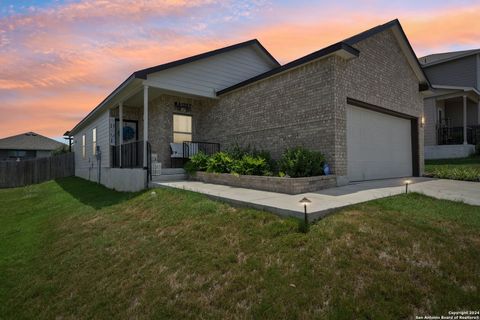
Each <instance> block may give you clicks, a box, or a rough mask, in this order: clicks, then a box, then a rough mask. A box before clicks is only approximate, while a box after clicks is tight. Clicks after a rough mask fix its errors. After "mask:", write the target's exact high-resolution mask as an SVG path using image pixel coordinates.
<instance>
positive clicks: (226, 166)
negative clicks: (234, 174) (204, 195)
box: [207, 152, 235, 173]
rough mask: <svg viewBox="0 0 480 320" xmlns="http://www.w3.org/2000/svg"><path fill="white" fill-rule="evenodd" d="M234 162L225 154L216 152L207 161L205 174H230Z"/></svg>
mask: <svg viewBox="0 0 480 320" xmlns="http://www.w3.org/2000/svg"><path fill="white" fill-rule="evenodd" d="M234 163H235V160H234V159H233V158H232V157H231V156H230V155H229V154H228V153H226V152H217V153H215V154H213V155H212V156H210V158H209V159H208V161H207V172H215V173H230V172H231V171H232V169H233V166H234Z"/></svg>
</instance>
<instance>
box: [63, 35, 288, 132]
mask: <svg viewBox="0 0 480 320" xmlns="http://www.w3.org/2000/svg"><path fill="white" fill-rule="evenodd" d="M249 46H254V47H256V48H258V49H259V51H260V52H261V53H262V54H263V56H264V57H265V58H266V59H267V60H269V62H270V63H271V64H272V65H273V66H274V68H275V67H278V66H280V63H279V62H278V61H277V60H276V59H275V58H274V57H273V56H272V55H271V54H270V52H268V50H267V49H265V47H264V46H263V45H262V44H261V43H260V41H258V40H257V39H251V40H248V41H244V42H240V43H237V44H234V45H230V46H227V47H223V48H219V49H215V50H212V51H208V52H204V53H201V54H197V55H194V56H191V57H187V58H184V59H180V60H175V61H172V62H167V63H164V64H160V65H157V66H154V67H150V68H146V69H141V70H137V71H135V72H133V73H132V74H131V75H130V76H129V77H128V78H127V79H125V80H124V81H123V82H122V83H121V84H120V85H119V86H118V87H116V88H115V89H114V90H113V91H112V92H111V93H110V94H109V95H108V96H107V97H106V98H105V99H103V100H102V102H100V103H99V104H98V105H97V106H96V107H95V108H94V109H93V110H92V111H90V112H89V113H88V114H87V115H86V116H85V117H84V118H83V119H82V120H81V121H80V122H79V123H77V124H76V125H75V127H74V128H73V129H72V130H70V131H67V132H65V133H64V135H66V136H68V135H71V134H73V133H74V132H75V130H77V129H78V128H79V127H81V126H82V125H83V124H84V123H85V122H86V121H87V120H88V119H89V118H91V117H92V116H93V115H94V114H95V113H96V112H97V111H99V109H101V108H102V107H103V106H104V105H105V104H106V103H107V102H108V101H109V100H110V99H111V98H112V97H113V96H115V94H117V93H118V92H119V91H121V89H122V88H124V87H126V86H127V85H129V84H130V83H132V82H133V81H139V80H138V79H141V80H145V79H147V75H149V74H151V73H155V72H159V71H163V70H167V69H170V68H174V67H178V66H181V65H184V64H187V63H191V62H194V61H198V60H201V59H205V58H209V57H214V56H216V55H219V54H222V53H226V52H230V51H233V50H236V49H240V48H244V47H249Z"/></svg>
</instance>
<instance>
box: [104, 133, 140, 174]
mask: <svg viewBox="0 0 480 320" xmlns="http://www.w3.org/2000/svg"><path fill="white" fill-rule="evenodd" d="M120 150H121V152H122V163H121V166H120ZM110 166H111V167H112V168H143V141H141V140H140V141H135V142H130V143H125V144H123V145H122V148H120V145H116V146H110Z"/></svg>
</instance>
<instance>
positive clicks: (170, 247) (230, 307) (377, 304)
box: [0, 178, 480, 319]
mask: <svg viewBox="0 0 480 320" xmlns="http://www.w3.org/2000/svg"><path fill="white" fill-rule="evenodd" d="M155 192H156V194H155V195H151V191H146V192H143V193H138V194H129V193H117V192H114V191H110V190H107V189H105V188H103V187H101V186H98V185H95V184H93V183H89V182H86V181H83V180H81V179H77V178H67V179H62V180H58V181H57V182H53V181H52V182H47V183H43V184H40V185H34V186H29V187H25V188H17V189H8V190H0V319H56V318H58V319H79V318H82V319H88V318H96V319H112V318H122V319H128V318H134V319H136V318H139V319H149V318H164V319H172V318H176V319H184V318H204V319H207V318H208V319H210V318H217V319H228V318H262V319H263V318H266V319H282V318H290V319H297V318H300V319H305V318H331V319H352V318H355V319H362V318H363V319H400V318H411V317H413V316H414V315H422V314H423V315H425V314H428V315H432V314H433V315H435V314H437V315H439V314H446V313H447V312H448V311H450V310H478V309H479V308H480V292H479V283H480V264H479V263H478V261H479V257H480V208H479V207H473V206H468V205H465V204H461V203H454V202H449V201H439V200H434V199H432V198H428V197H425V196H421V195H418V194H408V195H401V196H396V197H391V198H385V199H381V200H377V201H373V202H369V203H365V204H362V205H357V206H353V207H350V208H347V209H344V210H343V211H341V212H339V213H337V214H334V215H331V216H329V217H327V218H325V219H324V220H322V221H320V222H318V223H316V224H314V225H312V226H311V227H310V232H309V233H307V234H303V233H300V232H298V221H296V220H293V219H281V218H278V217H276V216H274V215H272V214H269V213H265V212H260V211H256V210H251V209H237V208H233V207H230V206H228V205H226V204H222V203H219V202H215V201H212V200H209V199H207V198H206V197H204V196H202V195H199V194H195V193H191V192H186V191H181V190H168V189H157V190H155Z"/></svg>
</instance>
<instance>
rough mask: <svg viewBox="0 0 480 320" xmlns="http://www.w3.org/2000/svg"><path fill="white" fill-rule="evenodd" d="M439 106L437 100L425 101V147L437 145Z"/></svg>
mask: <svg viewBox="0 0 480 320" xmlns="http://www.w3.org/2000/svg"><path fill="white" fill-rule="evenodd" d="M437 112H438V111H437V106H436V101H435V98H429V99H425V106H424V115H425V128H424V131H425V145H426V146H433V145H436V144H437V130H436V128H437V122H438V119H437V117H438V116H437Z"/></svg>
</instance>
